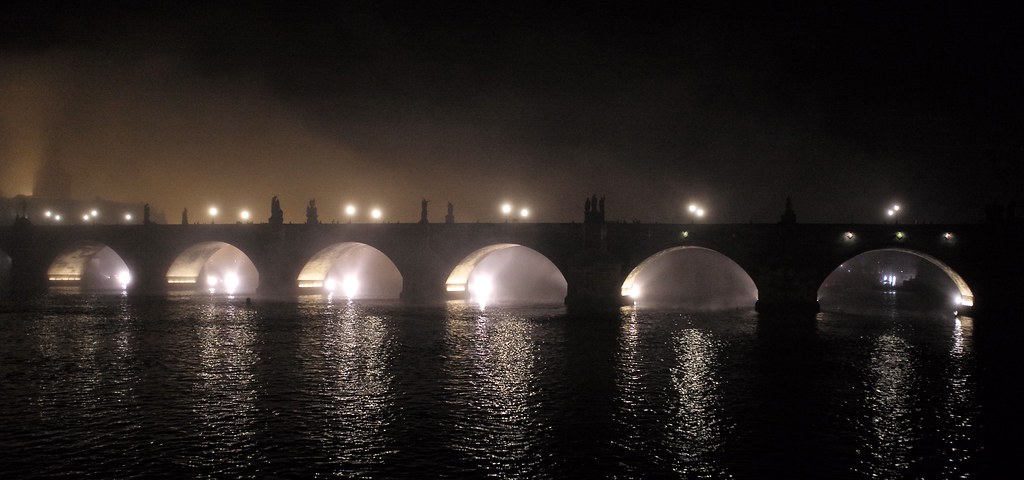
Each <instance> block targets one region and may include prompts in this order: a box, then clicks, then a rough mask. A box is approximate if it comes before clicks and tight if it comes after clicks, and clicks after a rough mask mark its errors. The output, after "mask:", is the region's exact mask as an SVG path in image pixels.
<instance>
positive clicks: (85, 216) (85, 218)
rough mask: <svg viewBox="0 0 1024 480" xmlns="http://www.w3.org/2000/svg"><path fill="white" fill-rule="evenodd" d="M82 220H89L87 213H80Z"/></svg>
mask: <svg viewBox="0 0 1024 480" xmlns="http://www.w3.org/2000/svg"><path fill="white" fill-rule="evenodd" d="M82 220H85V221H87V222H88V221H89V214H85V215H82Z"/></svg>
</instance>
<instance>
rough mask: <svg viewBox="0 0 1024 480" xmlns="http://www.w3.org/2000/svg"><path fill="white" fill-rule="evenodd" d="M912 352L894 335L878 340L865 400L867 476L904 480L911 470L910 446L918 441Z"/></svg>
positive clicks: (864, 444) (862, 453)
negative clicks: (907, 472) (866, 411)
mask: <svg viewBox="0 0 1024 480" xmlns="http://www.w3.org/2000/svg"><path fill="white" fill-rule="evenodd" d="M910 354H911V348H910V345H909V344H907V341H906V340H904V339H903V338H901V337H899V336H897V335H893V334H891V333H887V334H883V335H880V336H879V337H878V338H876V339H875V345H874V349H873V351H872V352H871V361H870V365H869V367H868V368H869V370H868V373H869V375H870V378H869V379H868V384H867V387H868V392H867V397H866V398H865V403H866V408H867V410H868V412H869V414H868V415H867V417H866V421H867V424H866V425H864V426H863V429H864V430H865V431H864V435H865V436H866V438H864V441H863V442H862V446H861V448H860V449H859V453H860V454H861V456H862V463H864V464H865V468H866V469H867V472H866V473H867V474H868V475H870V476H872V477H875V478H900V477H902V476H903V475H904V474H905V473H906V471H907V469H908V468H909V467H910V458H909V455H910V446H911V445H912V444H913V442H914V440H915V439H916V438H917V437H918V432H917V430H918V428H917V425H916V422H915V421H914V418H913V416H914V413H915V412H914V404H913V403H914V398H913V395H912V393H911V389H912V388H913V380H914V378H916V375H917V373H916V372H915V368H914V364H913V361H912V360H911V357H910Z"/></svg>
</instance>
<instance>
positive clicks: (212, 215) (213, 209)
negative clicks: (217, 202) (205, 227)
mask: <svg viewBox="0 0 1024 480" xmlns="http://www.w3.org/2000/svg"><path fill="white" fill-rule="evenodd" d="M215 218H217V207H210V225H213V223H214V219H215Z"/></svg>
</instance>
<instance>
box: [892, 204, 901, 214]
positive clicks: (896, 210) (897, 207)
mask: <svg viewBox="0 0 1024 480" xmlns="http://www.w3.org/2000/svg"><path fill="white" fill-rule="evenodd" d="M892 210H893V211H894V212H898V211H900V206H899V205H893V206H892Z"/></svg>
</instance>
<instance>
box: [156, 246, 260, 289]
mask: <svg viewBox="0 0 1024 480" xmlns="http://www.w3.org/2000/svg"><path fill="white" fill-rule="evenodd" d="M166 278H167V283H168V284H169V285H171V286H172V287H178V288H184V289H186V290H209V291H210V292H211V293H216V292H227V293H229V294H231V293H236V292H238V293H241V292H254V291H256V287H257V286H258V285H259V271H257V269H256V265H255V264H253V262H252V259H251V258H250V257H249V255H247V254H246V253H245V252H243V251H242V250H241V249H239V248H238V247H236V246H234V245H232V244H230V243H226V242H220V241H208V242H201V243H197V244H195V245H192V246H191V247H188V248H186V249H185V250H184V251H182V252H181V253H179V254H178V256H177V257H175V258H174V261H173V262H172V263H171V266H170V268H168V269H167V275H166Z"/></svg>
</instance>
